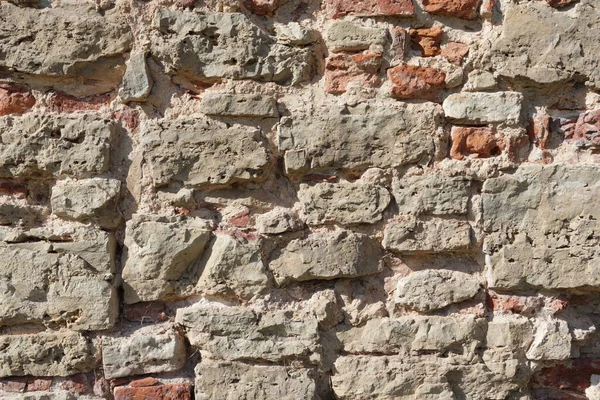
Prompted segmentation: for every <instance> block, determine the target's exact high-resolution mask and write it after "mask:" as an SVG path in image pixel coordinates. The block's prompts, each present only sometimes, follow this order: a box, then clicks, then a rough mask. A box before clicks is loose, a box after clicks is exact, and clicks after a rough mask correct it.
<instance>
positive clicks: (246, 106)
mask: <svg viewBox="0 0 600 400" xmlns="http://www.w3.org/2000/svg"><path fill="white" fill-rule="evenodd" d="M200 111H201V112H203V113H204V114H206V115H217V116H224V117H259V118H277V117H279V112H278V111H277V102H276V101H275V98H273V97H271V96H263V95H260V94H224V93H209V94H205V95H204V96H202V103H200Z"/></svg>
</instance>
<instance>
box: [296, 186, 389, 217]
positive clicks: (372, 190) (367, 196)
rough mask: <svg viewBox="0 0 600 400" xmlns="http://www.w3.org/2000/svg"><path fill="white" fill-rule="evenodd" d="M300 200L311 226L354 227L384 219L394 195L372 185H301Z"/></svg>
mask: <svg viewBox="0 0 600 400" xmlns="http://www.w3.org/2000/svg"><path fill="white" fill-rule="evenodd" d="M298 199H299V200H300V202H301V203H302V208H303V210H304V214H305V215H306V223H307V224H309V225H320V224H327V223H331V222H336V223H340V224H346V225H351V224H373V223H375V222H377V221H379V220H381V218H382V213H383V211H384V210H385V209H386V208H387V206H388V205H389V204H390V200H391V196H390V194H389V192H388V191H387V190H386V189H385V188H384V187H381V186H377V185H373V184H370V183H326V182H321V183H317V184H316V185H313V186H309V185H306V184H301V185H300V190H299V191H298Z"/></svg>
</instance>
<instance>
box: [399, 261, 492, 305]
mask: <svg viewBox="0 0 600 400" xmlns="http://www.w3.org/2000/svg"><path fill="white" fill-rule="evenodd" d="M479 289H481V286H480V284H479V281H478V279H477V278H476V277H474V276H472V275H469V274H466V273H464V272H459V271H450V270H431V269H427V270H424V271H417V272H413V273H411V274H410V275H408V276H407V277H404V278H402V279H400V280H399V281H398V285H397V287H396V294H395V297H394V301H395V302H396V304H400V305H403V306H407V307H409V308H412V309H413V310H416V311H420V312H428V311H433V310H438V309H440V308H444V307H446V306H448V305H450V304H454V303H460V302H461V301H465V300H469V299H471V298H473V297H475V295H476V294H477V293H478V292H479Z"/></svg>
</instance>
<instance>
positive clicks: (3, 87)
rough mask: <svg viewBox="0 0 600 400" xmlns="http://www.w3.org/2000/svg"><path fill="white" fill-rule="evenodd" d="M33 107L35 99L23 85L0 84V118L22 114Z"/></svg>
mask: <svg viewBox="0 0 600 400" xmlns="http://www.w3.org/2000/svg"><path fill="white" fill-rule="evenodd" d="M34 105H35V97H34V96H33V95H32V94H31V91H30V90H29V88H28V87H27V86H25V85H16V84H8V83H0V117H1V116H4V115H9V114H23V113H24V112H25V111H27V110H29V109H31V107H33V106H34Z"/></svg>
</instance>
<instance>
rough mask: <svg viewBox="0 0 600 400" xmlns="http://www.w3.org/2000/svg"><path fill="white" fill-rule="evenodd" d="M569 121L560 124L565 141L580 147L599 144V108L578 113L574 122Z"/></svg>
mask: <svg viewBox="0 0 600 400" xmlns="http://www.w3.org/2000/svg"><path fill="white" fill-rule="evenodd" d="M569 122H570V121H568V122H567V123H566V124H564V125H563V126H562V129H563V131H564V133H565V141H566V142H567V143H571V144H574V145H576V146H580V147H587V146H597V145H599V144H600V135H599V134H598V133H599V132H600V110H594V111H586V112H584V113H581V114H579V117H578V118H577V121H575V123H574V124H572V123H569Z"/></svg>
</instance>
